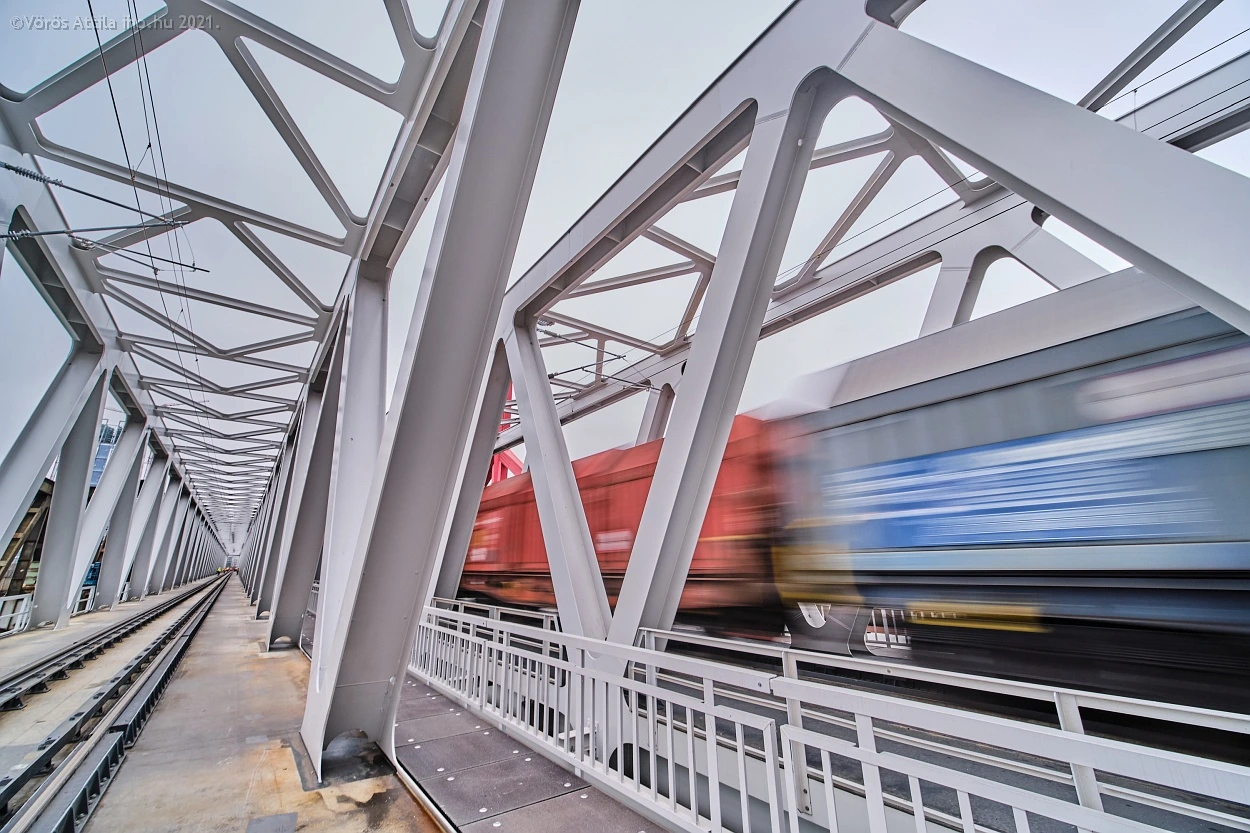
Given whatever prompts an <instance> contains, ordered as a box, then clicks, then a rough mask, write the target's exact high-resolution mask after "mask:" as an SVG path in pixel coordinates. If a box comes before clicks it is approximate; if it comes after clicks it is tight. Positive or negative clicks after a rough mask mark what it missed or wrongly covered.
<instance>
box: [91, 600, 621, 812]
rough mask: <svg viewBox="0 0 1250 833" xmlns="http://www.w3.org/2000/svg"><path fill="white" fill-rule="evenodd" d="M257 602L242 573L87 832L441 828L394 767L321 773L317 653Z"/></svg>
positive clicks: (216, 608) (203, 629)
mask: <svg viewBox="0 0 1250 833" xmlns="http://www.w3.org/2000/svg"><path fill="white" fill-rule="evenodd" d="M254 612H255V609H254V608H252V607H251V606H249V605H248V601H247V596H246V594H245V593H244V591H243V589H242V587H241V585H240V584H239V582H238V581H236V580H235V579H231V580H230V584H229V585H228V586H227V587H226V589H225V590H224V591H223V592H222V595H221V597H220V598H219V599H218V600H217V603H216V605H215V606H214V608H213V610H212V612H211V613H210V614H209V616H208V618H207V619H206V620H205V622H204V624H203V626H202V627H201V628H200V630H199V633H198V634H197V635H196V637H195V640H194V641H193V642H192V643H191V647H190V649H189V650H188V652H187V655H186V656H185V657H184V659H183V660H182V663H181V665H179V667H178V670H177V672H176V674H175V676H174V679H173V681H172V682H171V683H170V686H169V688H168V690H167V691H166V692H165V695H164V696H163V697H162V699H161V701H160V703H159V705H158V706H157V708H156V711H155V713H154V714H153V715H152V718H151V720H149V722H148V724H147V726H146V728H145V729H144V730H143V734H141V735H140V736H139V740H138V742H137V743H136V744H135V745H134V747H133V748H131V749H130V750H129V751H128V753H127V755H126V759H125V762H124V763H123V764H122V767H121V769H120V770H119V772H118V774H117V776H116V779H115V780H114V783H113V785H112V786H111V787H110V788H109V790H108V792H106V793H105V794H104V797H103V799H101V801H100V805H99V807H98V809H97V810H96V812H95V814H94V815H93V816H92V818H91V821H90V822H89V823H88V825H87V827H86V831H88V833H116V832H117V831H127V833H146V832H147V831H150V832H151V833H192V831H194V833H201V831H232V832H237V833H244V831H251V833H261V831H265V833H279V831H294V830H297V829H298V830H299V831H300V833H321V831H327V833H328V831H336V833H338V832H339V831H342V833H355V832H356V831H361V833H363V831H383V832H384V833H391V832H392V831H393V832H394V833H407V832H408V831H414V832H415V831H420V832H421V833H427V831H435V830H437V829H438V828H437V827H436V826H435V824H434V822H433V821H432V820H431V819H430V818H429V817H428V816H427V815H426V814H425V812H424V811H423V810H422V809H421V807H420V805H419V804H418V803H417V802H416V800H415V799H414V798H413V797H412V795H411V794H410V793H409V792H408V790H407V789H406V788H405V787H404V786H403V784H402V783H400V781H399V779H398V778H397V777H396V776H395V775H394V773H393V772H390V773H387V774H382V775H375V776H374V777H365V778H362V779H360V780H348V779H346V778H344V779H337V781H336V779H334V778H331V777H329V776H328V775H327V779H328V781H329V782H330V784H331V785H330V786H323V787H321V788H316V787H317V784H315V783H311V782H312V780H313V778H312V775H311V773H310V772H309V770H308V766H307V763H306V759H304V761H303V762H302V763H301V762H300V759H299V757H298V754H297V752H296V751H295V750H294V749H293V748H292V747H293V745H294V746H296V747H298V745H299V740H298V736H299V727H300V721H301V719H302V718H303V714H304V693H305V690H306V687H307V685H308V660H307V659H305V658H304V656H303V655H302V654H300V653H299V652H298V651H292V650H288V651H279V652H264V651H263V650H262V646H263V644H264V640H265V637H266V635H267V632H268V622H265V621H256V620H255V619H254V618H252V617H253V615H254ZM301 770H302V771H303V778H302V779H301ZM327 773H328V770H327ZM305 782H308V785H309V786H310V787H313V789H309V790H305V788H304V783H305ZM639 829H641V828H639Z"/></svg>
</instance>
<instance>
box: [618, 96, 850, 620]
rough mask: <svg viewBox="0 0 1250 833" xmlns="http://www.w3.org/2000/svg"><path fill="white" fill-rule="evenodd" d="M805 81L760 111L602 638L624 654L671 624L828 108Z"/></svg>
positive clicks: (826, 99)
mask: <svg viewBox="0 0 1250 833" xmlns="http://www.w3.org/2000/svg"><path fill="white" fill-rule="evenodd" d="M818 80H819V79H818V78H809V79H808V80H807V81H805V82H804V83H803V84H802V85H800V87H799V90H798V92H797V93H796V94H795V96H794V99H793V101H792V102H791V101H760V102H759V104H758V106H759V110H758V113H759V116H758V118H757V121H756V124H755V129H754V130H753V131H752V134H751V143H750V145H749V146H748V147H747V156H746V162H745V164H744V165H743V168H742V176H741V179H740V180H739V183H738V189H737V191H736V192H735V194H734V199H733V205H732V207H731V208H730V210H729V220H728V222H727V224H726V226H725V233H724V237H723V239H722V242H721V248H720V252H719V253H718V255H717V258H716V265H715V266H714V267H713V269H712V279H711V282H710V283H709V285H708V292H707V297H706V300H705V301H704V305H703V314H702V317H701V318H700V319H699V330H698V332H697V333H696V335H695V337H694V343H693V345H692V347H691V351H690V358H689V360H688V361H687V363H686V370H685V374H684V375H683V377H682V380H681V391H680V392H679V393H678V394H677V397H676V400H675V402H674V403H673V414H672V418H671V420H670V422H669V426H668V433H667V436H666V438H665V440H664V446H663V449H662V450H661V451H660V457H659V460H658V462H657V464H656V471H655V477H654V478H653V479H652V481H651V489H650V490H649V492H648V493H647V502H646V504H645V505H644V508H643V512H642V519H641V521H640V522H639V527H638V537H637V539H636V540H635V542H634V548H633V551H632V553H631V555H630V560H629V566H628V567H627V568H626V570H625V579H624V582H623V583H622V586H621V593H620V597H619V599H618V601H617V604H616V611H615V615H614V617H613V620H612V626H611V628H610V631H609V637H608V638H609V639H610V640H611V641H613V642H617V643H621V644H633V641H634V636H635V634H636V633H637V631H638V628H639V626H647V627H658V628H667V627H670V626H671V625H672V623H673V619H674V617H675V616H676V614H677V604H678V602H679V601H680V599H681V593H682V590H683V588H684V587H685V584H686V575H687V573H688V572H689V570H690V560H691V558H692V557H693V555H694V548H695V543H696V541H697V540H698V536H699V531H700V529H701V528H702V527H703V517H704V514H705V513H706V511H707V505H708V501H709V500H710V498H711V495H712V486H713V484H714V483H715V481H716V475H717V472H718V471H719V470H720V462H721V458H722V457H723V456H724V453H725V444H726V442H727V441H728V439H729V429H730V426H731V425H732V423H733V418H734V413H735V412H736V410H737V405H738V400H739V399H740V397H741V395H742V386H743V383H744V382H745V381H746V375H747V371H748V370H749V369H750V367H751V357H752V355H753V354H754V352H755V345H756V342H757V341H758V340H759V334H760V325H761V324H762V323H763V320H764V311H765V309H766V308H767V306H768V299H769V295H770V293H771V291H772V287H773V282H774V280H775V278H776V275H777V270H778V267H779V266H780V263H781V255H782V252H783V251H784V249H785V245H786V240H787V238H788V237H789V234H790V225H791V223H792V222H793V220H794V214H795V211H796V210H797V208H798V202H799V196H800V194H801V193H802V191H803V182H804V179H805V178H806V176H807V171H808V167H809V166H810V163H811V157H812V150H813V148H814V146H815V144H816V138H817V136H818V135H819V133H820V128H821V126H822V124H823V122H824V118H825V115H826V114H827V113H828V112H829V110H830V108H831V107H832V106H833V104H834V102H835V100H836V99H835V89H834V88H835V87H836V85H835V84H833V83H829V82H826V83H824V84H820V83H818Z"/></svg>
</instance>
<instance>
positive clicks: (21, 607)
mask: <svg viewBox="0 0 1250 833" xmlns="http://www.w3.org/2000/svg"><path fill="white" fill-rule="evenodd" d="M33 598H34V596H33V595H31V594H30V593H23V594H21V595H20V596H4V597H2V598H0V636H11V635H12V634H15V633H21V632H22V631H24V630H26V628H27V627H29V626H30V612H31V609H32V599H33Z"/></svg>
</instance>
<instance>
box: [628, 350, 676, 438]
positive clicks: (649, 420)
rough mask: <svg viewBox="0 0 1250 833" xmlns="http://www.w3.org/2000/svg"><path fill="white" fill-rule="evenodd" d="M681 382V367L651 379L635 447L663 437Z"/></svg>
mask: <svg viewBox="0 0 1250 833" xmlns="http://www.w3.org/2000/svg"><path fill="white" fill-rule="evenodd" d="M680 382H681V365H678V366H677V367H674V368H670V369H668V370H666V371H663V372H661V373H659V374H657V375H656V376H653V377H652V378H651V390H649V391H647V392H646V394H645V395H646V397H647V406H646V408H644V409H643V412H642V423H641V425H639V426H638V439H637V440H635V441H634V444H635V445H642V444H643V443H649V442H651V441H652V440H658V439H660V438H661V437H663V436H664V431H665V430H666V429H667V428H668V420H669V417H670V416H671V415H672V413H673V400H674V399H676V398H677V387H678V385H679V384H680Z"/></svg>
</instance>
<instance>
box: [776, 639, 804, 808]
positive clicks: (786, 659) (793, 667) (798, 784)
mask: <svg viewBox="0 0 1250 833" xmlns="http://www.w3.org/2000/svg"><path fill="white" fill-rule="evenodd" d="M781 672H782V674H783V675H784V676H785V677H786V678H787V679H790V680H797V679H798V678H799V664H798V661H797V660H796V659H795V657H794V654H792V653H790V652H789V651H786V652H785V653H783V654H782V655H781ZM786 722H787V723H789V724H790V725H791V726H794V727H795V728H798V729H802V728H803V703H802V702H801V701H799V700H796V699H795V698H793V697H787V698H786ZM792 760H793V762H794V772H791V773H787V775H788V776H789V777H790V778H791V779H793V781H794V794H795V796H796V797H797V800H798V806H797V807H796V808H795V809H796V810H797V811H798V812H799V813H802V814H803V815H805V816H810V815H811V814H812V793H811V789H810V787H809V785H808V778H807V758H806V757H805V756H804V755H803V754H802V752H801V751H800V750H798V749H796V750H795V754H794V755H793V756H792Z"/></svg>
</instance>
